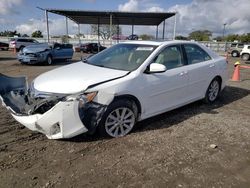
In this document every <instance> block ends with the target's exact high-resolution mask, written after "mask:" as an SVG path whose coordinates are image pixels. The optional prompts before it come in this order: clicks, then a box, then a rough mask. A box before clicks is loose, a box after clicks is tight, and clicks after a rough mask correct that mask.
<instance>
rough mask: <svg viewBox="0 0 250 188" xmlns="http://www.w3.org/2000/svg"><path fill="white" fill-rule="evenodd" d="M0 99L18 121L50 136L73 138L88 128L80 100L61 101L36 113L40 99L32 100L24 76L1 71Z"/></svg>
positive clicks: (53, 137) (52, 137)
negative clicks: (81, 112) (14, 75)
mask: <svg viewBox="0 0 250 188" xmlns="http://www.w3.org/2000/svg"><path fill="white" fill-rule="evenodd" d="M0 101H1V102H2V104H3V106H4V107H6V108H7V109H8V110H9V111H10V112H11V115H12V116H13V117H14V118H15V119H16V120H17V121H18V122H20V123H21V124H23V125H24V126H25V127H27V128H29V129H30V130H32V131H38V132H41V133H43V134H45V135H46V136H47V137H48V138H49V139H60V138H71V137H74V136H76V135H79V134H81V133H85V132H87V131H88V129H87V128H86V126H85V125H84V124H83V121H82V120H81V118H83V117H84V115H81V116H80V115H79V101H78V100H70V101H66V100H65V101H58V102H56V103H55V104H54V105H53V107H51V108H50V109H48V110H46V111H45V112H44V113H36V112H35V113H34V112H33V110H34V109H35V108H34V106H36V105H37V104H38V102H39V101H41V99H37V100H34V101H33V104H31V103H30V102H29V100H28V94H27V84H26V79H25V77H20V78H12V77H7V76H5V75H2V74H0ZM43 101H44V100H43ZM36 102H37V103H36Z"/></svg>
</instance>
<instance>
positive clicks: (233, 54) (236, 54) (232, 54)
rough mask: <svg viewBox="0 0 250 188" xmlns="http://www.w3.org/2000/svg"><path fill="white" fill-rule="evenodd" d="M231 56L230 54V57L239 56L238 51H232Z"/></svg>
mask: <svg viewBox="0 0 250 188" xmlns="http://www.w3.org/2000/svg"><path fill="white" fill-rule="evenodd" d="M231 56H232V57H239V52H237V51H232V53H231Z"/></svg>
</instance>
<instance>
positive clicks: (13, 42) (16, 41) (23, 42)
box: [9, 37, 39, 51]
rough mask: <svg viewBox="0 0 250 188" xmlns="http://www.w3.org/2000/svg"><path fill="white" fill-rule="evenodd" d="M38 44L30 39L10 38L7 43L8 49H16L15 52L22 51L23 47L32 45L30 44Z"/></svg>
mask: <svg viewBox="0 0 250 188" xmlns="http://www.w3.org/2000/svg"><path fill="white" fill-rule="evenodd" d="M38 43H39V42H38V41H37V40H35V39H32V38H21V37H18V38H11V39H10V42H9V48H10V49H13V48H16V49H17V51H20V50H22V49H23V48H24V47H26V46H29V45H32V44H38Z"/></svg>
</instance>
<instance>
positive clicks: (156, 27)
mask: <svg viewBox="0 0 250 188" xmlns="http://www.w3.org/2000/svg"><path fill="white" fill-rule="evenodd" d="M158 26H159V25H157V26H156V40H158Z"/></svg>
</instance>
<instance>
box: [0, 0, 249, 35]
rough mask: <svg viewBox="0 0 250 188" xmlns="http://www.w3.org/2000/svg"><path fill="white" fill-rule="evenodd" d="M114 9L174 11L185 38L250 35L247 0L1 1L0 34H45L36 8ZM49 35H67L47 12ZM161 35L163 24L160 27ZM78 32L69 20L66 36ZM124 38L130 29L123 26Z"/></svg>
mask: <svg viewBox="0 0 250 188" xmlns="http://www.w3.org/2000/svg"><path fill="white" fill-rule="evenodd" d="M36 7H41V8H55V9H77V10H99V11H104V10H113V11H140V12H177V17H176V21H177V30H176V35H184V36H188V34H189V33H191V32H192V31H196V30H210V31H212V32H213V36H220V35H222V33H223V24H226V26H225V33H226V34H233V33H235V34H243V33H250V11H249V7H250V0H174V1H173V0H171V1H170V0H0V31H4V30H17V31H18V32H20V33H21V34H24V33H25V34H28V35H30V34H31V33H32V32H34V31H35V30H41V31H42V32H43V33H44V34H45V33H46V25H45V17H44V12H43V11H41V10H39V9H37V8H36ZM49 25H50V34H51V35H62V34H65V33H66V27H65V18H64V17H62V16H58V15H55V14H52V13H49ZM173 27H174V18H170V19H168V20H167V21H166V29H165V30H166V34H165V35H166V36H167V37H169V38H171V36H172V35H173ZM155 31H156V28H155V27H154V26H147V27H146V26H135V28H134V33H136V34H139V35H140V34H151V35H155ZM159 31H160V32H159V35H161V31H162V25H160V26H159ZM76 33H77V25H76V24H75V23H73V22H72V21H69V34H76ZM81 33H83V34H90V33H91V31H90V27H89V25H81ZM122 33H123V34H124V35H129V34H131V26H123V27H122Z"/></svg>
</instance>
